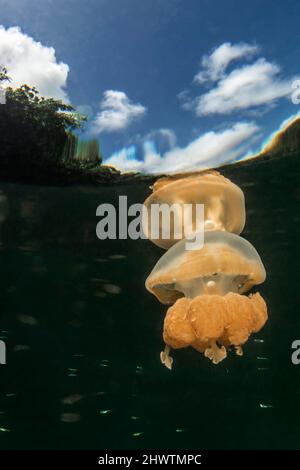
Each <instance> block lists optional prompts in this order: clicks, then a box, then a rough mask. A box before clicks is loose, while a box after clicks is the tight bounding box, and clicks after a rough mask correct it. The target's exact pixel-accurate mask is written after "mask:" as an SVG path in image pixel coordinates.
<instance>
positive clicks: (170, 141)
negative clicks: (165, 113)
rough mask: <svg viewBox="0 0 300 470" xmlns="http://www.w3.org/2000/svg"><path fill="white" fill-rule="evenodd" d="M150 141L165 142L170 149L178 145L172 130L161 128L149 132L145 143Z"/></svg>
mask: <svg viewBox="0 0 300 470" xmlns="http://www.w3.org/2000/svg"><path fill="white" fill-rule="evenodd" d="M147 140H148V141H150V140H154V141H156V140H163V141H165V143H166V144H167V145H168V146H169V147H170V148H172V147H175V145H176V140H177V138H176V134H175V132H174V131H173V130H172V129H168V128H163V127H162V128H160V129H155V130H154V131H151V132H148V134H147V135H146V136H145V137H144V138H143V141H144V142H145V141H147Z"/></svg>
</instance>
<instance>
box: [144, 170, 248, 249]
mask: <svg viewBox="0 0 300 470" xmlns="http://www.w3.org/2000/svg"><path fill="white" fill-rule="evenodd" d="M152 190H153V192H152V194H151V195H150V196H149V197H148V198H147V199H146V200H145V202H144V211H143V221H142V223H143V231H144V234H145V235H146V236H147V238H149V240H151V241H152V242H153V243H155V244H156V245H158V246H160V247H161V248H164V249H168V248H169V247H170V246H172V245H174V244H175V243H176V242H177V241H178V240H180V239H182V238H184V237H187V236H188V235H190V234H191V233H193V232H195V231H197V230H198V229H199V226H198V222H199V221H198V219H197V214H198V213H197V210H196V209H197V207H198V206H199V205H203V206H204V214H203V216H204V230H226V231H228V232H233V233H237V234H239V233H241V232H242V230H243V228H244V225H245V199H244V194H243V191H242V190H241V189H240V188H239V187H238V186H237V185H235V184H234V183H232V182H231V181H230V180H229V179H228V178H225V177H224V176H222V175H221V174H220V173H219V172H217V171H206V172H202V173H196V174H195V173H192V174H190V175H188V176H186V175H185V176H182V175H179V176H176V177H172V176H170V177H165V178H160V179H159V180H158V181H157V182H156V183H155V184H154V185H153V187H152ZM188 206H190V207H191V208H192V210H191V217H185V216H184V212H185V210H186V208H187V207H188ZM158 207H164V209H165V210H166V208H170V210H171V213H170V216H169V217H170V219H169V221H168V222H169V223H168V222H167V223H166V225H167V230H166V232H167V234H165V233H164V230H163V228H162V218H161V217H160V215H159V212H158V211H159V209H158ZM162 210H163V209H162ZM176 223H177V224H178V225H179V228H180V230H179V231H178V230H177V231H176ZM178 232H179V233H178Z"/></svg>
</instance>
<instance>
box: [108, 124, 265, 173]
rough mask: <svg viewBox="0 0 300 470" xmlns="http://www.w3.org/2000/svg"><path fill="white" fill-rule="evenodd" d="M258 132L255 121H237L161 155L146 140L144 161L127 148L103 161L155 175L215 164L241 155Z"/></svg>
mask: <svg viewBox="0 0 300 470" xmlns="http://www.w3.org/2000/svg"><path fill="white" fill-rule="evenodd" d="M258 131H259V128H258V127H257V126H256V125H255V124H254V123H247V122H245V123H243V122H240V123H237V124H235V125H233V126H232V127H231V128H229V129H226V130H223V131H220V132H214V131H211V132H207V133H205V134H203V135H201V136H200V137H198V138H197V139H195V140H193V141H192V142H190V143H189V144H188V145H187V146H186V147H183V148H181V147H175V148H173V149H172V150H169V151H168V152H166V153H165V154H164V155H160V154H158V153H157V152H156V150H155V146H154V144H153V142H146V143H145V144H144V158H143V160H138V159H137V157H136V155H135V153H134V152H133V149H132V147H130V148H127V149H126V148H124V149H122V150H121V151H119V152H116V153H115V154H113V155H112V156H111V157H110V158H108V159H107V160H105V162H104V163H105V164H109V165H114V166H116V167H117V168H119V169H121V170H123V171H141V172H145V173H156V174H157V173H176V172H184V171H191V170H199V169H206V168H212V167H217V166H219V165H221V164H224V163H226V162H229V161H232V160H235V159H238V158H240V157H241V156H243V155H244V154H245V153H246V151H247V150H248V149H249V147H250V145H251V143H252V139H254V138H255V137H256V136H257V133H258Z"/></svg>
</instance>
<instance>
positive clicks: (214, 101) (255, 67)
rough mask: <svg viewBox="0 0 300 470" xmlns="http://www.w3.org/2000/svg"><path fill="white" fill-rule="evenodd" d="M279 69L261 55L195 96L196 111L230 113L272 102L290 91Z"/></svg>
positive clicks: (201, 112) (202, 113)
mask: <svg viewBox="0 0 300 470" xmlns="http://www.w3.org/2000/svg"><path fill="white" fill-rule="evenodd" d="M279 72H280V68H279V67H278V66H277V65H276V64H273V63H270V62H268V61H266V60H265V59H263V58H261V59H258V60H257V61H256V62H254V63H253V64H251V65H245V66H243V67H240V68H237V69H235V70H233V71H232V72H231V73H230V74H229V75H227V76H226V77H224V78H222V79H221V80H220V81H219V82H218V84H217V85H216V87H215V88H213V89H212V90H210V91H208V92H207V93H205V94H203V95H201V96H199V97H198V101H197V106H196V113H197V114H198V115H199V116H204V115H208V114H229V113H232V112H234V111H237V110H241V109H247V108H251V107H252V108H253V107H255V106H261V105H267V104H270V103H274V102H275V101H276V100H277V99H278V98H282V97H284V96H287V95H289V94H290V93H291V81H290V80H283V79H281V78H279V77H278V74H279Z"/></svg>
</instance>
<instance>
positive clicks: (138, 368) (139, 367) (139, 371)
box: [135, 366, 144, 374]
mask: <svg viewBox="0 0 300 470" xmlns="http://www.w3.org/2000/svg"><path fill="white" fill-rule="evenodd" d="M135 372H136V373H137V374H142V373H143V372H144V368H143V366H136V369H135Z"/></svg>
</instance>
